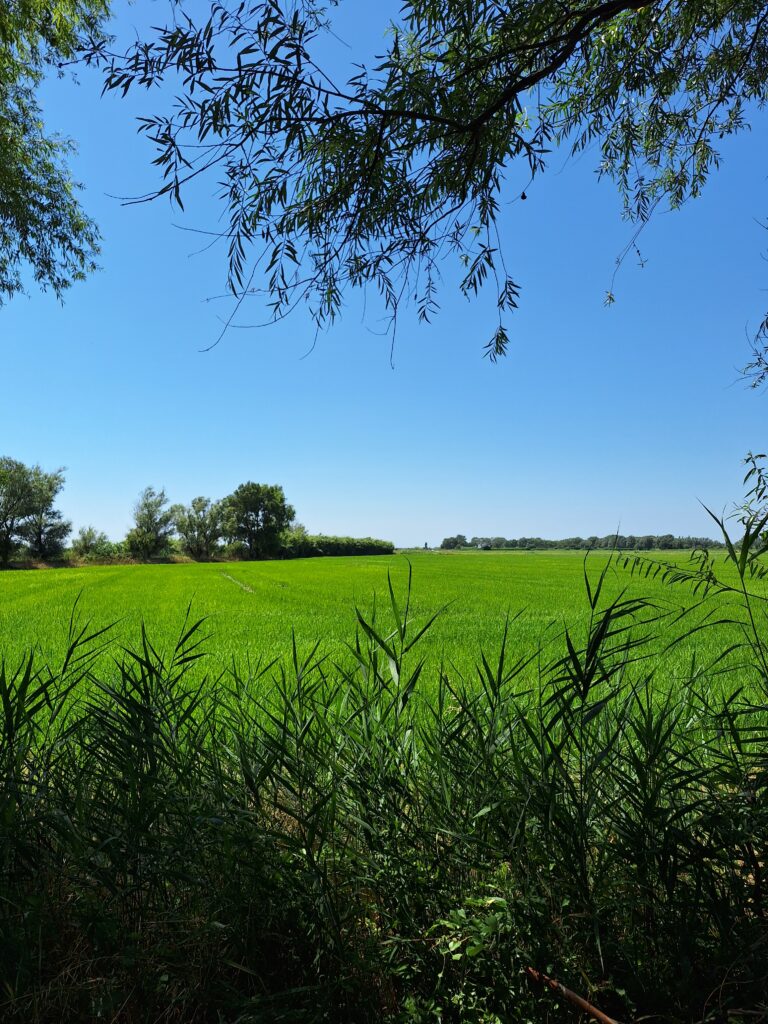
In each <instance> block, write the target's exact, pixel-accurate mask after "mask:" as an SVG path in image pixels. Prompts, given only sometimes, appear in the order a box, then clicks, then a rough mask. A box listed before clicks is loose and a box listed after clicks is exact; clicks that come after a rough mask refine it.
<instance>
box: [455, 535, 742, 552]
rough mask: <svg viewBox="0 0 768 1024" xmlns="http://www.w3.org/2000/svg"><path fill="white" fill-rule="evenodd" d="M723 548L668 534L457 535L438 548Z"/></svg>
mask: <svg viewBox="0 0 768 1024" xmlns="http://www.w3.org/2000/svg"><path fill="white" fill-rule="evenodd" d="M723 546H724V545H723V542H722V541H720V540H712V539H711V538H709V537H674V536H673V535H672V534H671V533H660V534H657V533H647V534H644V535H643V536H637V537H636V536H635V535H634V534H628V535H627V536H626V537H625V536H624V534H621V533H618V534H617V533H610V534H607V535H606V536H605V537H564V538H563V539H562V540H547V539H546V538H544V537H518V538H516V539H514V538H513V539H511V540H510V539H507V538H506V537H472V538H470V539H469V540H467V538H466V537H465V536H464V534H463V533H457V534H456V536H455V537H446V538H445V539H444V540H443V542H442V543H441V545H440V547H441V548H443V549H444V550H446V551H453V550H456V549H459V548H479V549H480V550H481V551H496V550H501V549H517V550H520V549H522V550H524V551H548V550H562V551H566V550H567V551H573V550H576V551H590V550H592V549H595V548H597V549H600V548H603V549H607V550H618V551H651V550H654V549H655V550H663V551H673V550H675V549H681V550H688V551H690V550H691V549H692V548H722V547H723Z"/></svg>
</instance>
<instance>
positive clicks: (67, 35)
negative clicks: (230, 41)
mask: <svg viewBox="0 0 768 1024" xmlns="http://www.w3.org/2000/svg"><path fill="white" fill-rule="evenodd" d="M107 12H108V5H107V3H106V0H53V2H48V0H12V2H11V3H4V4H2V5H0V305H2V304H3V302H4V301H6V300H7V299H9V298H11V297H12V296H13V295H14V294H16V293H17V292H22V291H24V287H25V278H26V275H28V274H29V273H30V272H31V275H32V277H33V279H34V281H35V283H36V284H37V285H38V286H40V287H41V288H42V289H44V290H45V289H47V288H50V289H51V290H52V291H53V292H54V293H55V294H56V295H57V296H61V294H62V293H63V292H64V291H65V290H66V289H67V288H68V287H69V286H70V285H71V284H72V283H73V282H74V281H77V280H80V279H82V278H83V277H84V276H85V275H86V274H87V273H88V272H89V271H91V270H93V269H94V268H95V265H96V264H95V259H96V255H97V253H98V231H97V229H96V226H95V224H94V223H93V221H92V220H91V219H90V218H89V217H88V216H87V215H86V214H85V213H84V211H83V209H82V208H81V206H80V203H79V201H78V199H77V195H76V192H77V188H78V186H77V185H76V184H75V182H74V181H73V179H72V176H71V174H70V171H69V168H68V166H67V159H68V157H69V156H70V154H71V152H72V149H73V144H72V143H71V142H70V141H69V140H67V139H62V138H60V137H58V136H56V135H52V134H50V133H48V132H47V131H46V128H45V125H44V123H43V117H42V111H41V109H40V104H39V102H38V99H37V90H38V87H39V85H40V83H41V82H42V80H43V78H44V77H45V75H46V73H50V72H52V71H54V72H55V71H56V69H61V67H62V66H63V65H64V63H66V62H69V61H72V60H74V59H75V57H76V56H77V55H78V54H79V53H80V52H82V50H83V49H84V48H85V47H93V46H94V45H98V41H99V39H100V34H99V32H100V29H99V26H100V24H101V22H102V21H103V20H104V18H105V17H106V15H107Z"/></svg>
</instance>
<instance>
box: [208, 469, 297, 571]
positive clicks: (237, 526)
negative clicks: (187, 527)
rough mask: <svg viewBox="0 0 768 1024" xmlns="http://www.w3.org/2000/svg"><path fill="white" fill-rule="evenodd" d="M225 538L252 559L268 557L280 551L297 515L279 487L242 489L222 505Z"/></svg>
mask: <svg viewBox="0 0 768 1024" xmlns="http://www.w3.org/2000/svg"><path fill="white" fill-rule="evenodd" d="M222 506H223V511H224V535H225V536H226V537H227V539H228V540H229V541H230V542H233V543H239V544H243V545H244V546H245V549H246V551H247V552H248V556H249V557H250V558H268V557H269V556H271V555H276V554H277V553H278V552H279V550H280V541H281V538H282V534H283V531H284V530H286V529H287V528H288V527H289V526H290V524H291V523H292V522H293V519H294V517H295V515H296V513H295V511H294V508H293V506H292V505H289V504H288V503H287V502H286V500H285V492H284V491H283V488H282V487H280V486H279V485H278V484H256V483H253V482H252V481H250V480H249V481H248V483H245V484H240V486H239V487H238V488H237V489H236V490H235V491H234V492H233V493H232V494H230V495H229V496H228V497H226V498H225V499H224V501H223V502H222Z"/></svg>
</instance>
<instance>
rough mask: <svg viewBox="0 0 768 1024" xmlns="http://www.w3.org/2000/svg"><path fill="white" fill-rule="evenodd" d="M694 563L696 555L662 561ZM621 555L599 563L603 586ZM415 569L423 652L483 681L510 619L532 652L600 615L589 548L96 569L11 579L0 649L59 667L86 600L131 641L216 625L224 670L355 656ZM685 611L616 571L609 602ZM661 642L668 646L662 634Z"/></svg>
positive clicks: (1, 604)
mask: <svg viewBox="0 0 768 1024" xmlns="http://www.w3.org/2000/svg"><path fill="white" fill-rule="evenodd" d="M653 557H664V558H668V559H671V560H674V561H677V562H680V563H683V562H685V561H686V560H687V558H688V556H687V554H685V553H681V552H674V553H671V554H669V555H664V556H660V555H654V556H653ZM606 562H607V556H606V555H605V554H603V553H599V554H592V555H590V556H589V558H588V560H587V563H586V564H587V569H588V572H589V575H590V577H592V578H593V579H596V578H597V577H598V575H599V573H600V570H601V569H602V568H603V567H604V566H605V564H606ZM409 563H410V565H411V566H412V570H413V586H412V603H411V610H412V616H413V622H414V625H416V624H418V623H421V622H423V621H424V620H426V619H427V618H428V617H429V616H430V615H432V614H433V613H435V612H437V611H440V610H441V609H442V612H441V614H440V615H439V617H438V619H437V621H436V623H435V624H434V626H433V627H432V628H431V630H430V631H429V634H428V636H426V637H425V638H424V640H423V642H422V644H421V652H422V654H426V655H427V657H428V661H429V662H430V663H431V664H432V665H434V664H435V663H437V662H439V660H440V659H441V658H444V659H445V660H446V661H449V662H451V663H452V664H453V665H454V666H456V667H457V668H458V669H460V670H461V671H462V672H465V673H466V672H471V671H472V669H473V666H474V664H475V662H476V660H477V658H478V656H479V652H480V649H481V648H482V649H484V650H485V651H486V652H493V651H494V650H496V649H498V644H499V641H500V638H501V636H502V633H503V627H504V621H505V617H506V615H507V613H509V614H510V616H515V615H517V616H518V617H517V618H516V620H515V621H514V622H513V624H512V627H511V630H510V636H511V642H512V646H513V649H515V650H516V651H519V652H520V653H528V652H530V651H532V650H533V649H535V647H536V646H537V645H538V644H539V643H540V642H541V641H543V640H546V639H547V638H548V637H552V636H553V635H554V634H555V633H556V632H558V631H559V630H560V629H562V626H563V624H564V623H567V624H568V625H570V626H574V625H578V623H579V622H583V620H584V617H585V615H586V611H587V604H586V600H585V586H584V565H585V563H584V556H583V554H582V553H580V552H480V551H478V552H450V553H438V552H414V553H411V554H408V555H407V556H404V555H394V556H392V557H386V556H376V557H360V558H316V559H302V560H295V561H276V562H250V563H249V562H235V563H224V564H222V563H207V564H191V563H184V564H167V565H122V566H90V567H85V568H81V569H62V570H50V571H11V572H6V573H3V574H0V609H1V612H0V645H1V648H2V652H3V654H4V655H5V656H6V658H10V659H11V660H13V659H14V658H18V657H20V656H21V655H22V654H23V653H24V652H26V651H27V650H29V649H30V648H32V647H35V648H37V650H38V651H39V652H40V655H41V657H42V658H43V660H45V661H51V662H55V661H56V660H57V659H58V658H60V657H61V655H62V653H63V651H64V650H65V649H66V638H67V629H68V624H69V619H70V615H71V613H72V610H73V608H74V607H75V603H76V602H77V615H78V617H79V619H80V620H81V621H85V620H90V622H91V623H92V625H93V626H95V627H102V626H106V625H108V624H111V623H114V624H115V626H114V630H113V635H114V637H115V640H116V641H118V642H124V643H128V644H131V643H133V642H134V641H135V639H136V638H137V637H138V635H139V629H140V624H141V622H142V621H144V622H145V624H146V626H147V630H148V633H149V635H150V638H151V639H152V641H153V643H155V645H156V646H158V647H160V648H163V647H167V646H168V645H170V644H171V643H172V642H173V641H174V640H175V638H176V637H177V636H178V634H179V632H180V629H181V627H182V623H183V620H184V615H185V611H186V609H187V607H188V606H191V609H192V616H193V618H195V619H197V618H203V617H205V618H206V633H207V634H209V639H208V640H207V641H206V649H207V650H208V651H209V652H210V653H211V655H212V657H213V659H214V661H215V662H217V663H218V664H220V665H227V664H229V663H231V659H232V658H233V657H234V658H235V659H237V660H238V662H240V663H244V662H245V659H250V660H251V661H255V660H258V659H259V658H266V659H270V660H271V659H272V658H275V657H280V656H282V655H285V654H286V653H287V652H288V651H289V650H290V644H291V631H292V630H293V631H294V632H295V635H296V638H297V641H298V644H299V646H300V647H308V646H309V645H311V644H313V643H314V642H315V641H318V640H319V641H320V642H321V650H322V651H323V652H324V653H327V654H330V655H332V656H334V657H338V656H342V654H343V651H344V644H345V642H348V641H351V640H352V639H353V637H354V631H355V622H356V617H355V607H356V606H357V607H359V608H360V609H361V610H362V611H363V612H364V613H365V614H370V612H371V610H372V606H373V600H374V595H376V600H377V608H378V612H377V615H378V616H379V621H380V623H381V624H382V625H383V626H388V625H389V624H390V618H389V617H388V614H389V611H388V609H389V599H388V590H387V574H388V573H390V574H391V577H392V580H393V584H394V587H395V591H396V594H397V595H398V597H399V598H402V597H403V595H404V593H405V589H406V586H407V578H408V565H409ZM625 588H626V590H627V592H628V593H629V594H632V595H638V596H640V595H642V596H646V597H650V598H652V599H653V600H654V601H656V602H659V603H660V604H663V605H664V607H665V608H675V607H677V608H680V607H682V606H684V605H689V604H690V603H691V597H690V595H689V594H688V593H687V591H686V590H685V589H684V588H679V587H678V588H670V587H668V586H664V585H663V584H662V583H661V582H659V581H656V580H648V579H639V578H638V577H632V576H631V575H630V573H629V572H628V571H626V570H623V569H621V568H620V567H619V566H612V568H611V569H610V571H609V574H608V577H607V580H606V586H605V594H606V596H613V595H616V594H617V593H618V592H619V591H621V590H622V589H625ZM733 638H734V637H733V633H732V631H729V632H728V633H727V634H726V633H724V631H723V629H722V628H719V629H716V630H710V631H707V632H704V633H700V634H698V636H697V637H696V639H695V642H694V641H693V640H689V641H687V642H686V643H684V644H682V645H681V646H680V647H679V648H677V649H676V650H675V651H674V653H673V654H671V655H670V657H669V666H670V670H672V669H674V668H675V667H676V666H680V665H682V664H688V663H689V662H690V658H691V656H692V654H693V653H694V650H695V652H696V655H697V658H698V659H699V660H700V661H704V662H706V661H707V659H708V658H710V657H714V656H715V655H716V654H717V653H718V652H719V651H722V650H723V648H724V646H726V644H727V642H729V640H731V639H733ZM658 643H659V644H662V643H663V638H660V640H659V642H658Z"/></svg>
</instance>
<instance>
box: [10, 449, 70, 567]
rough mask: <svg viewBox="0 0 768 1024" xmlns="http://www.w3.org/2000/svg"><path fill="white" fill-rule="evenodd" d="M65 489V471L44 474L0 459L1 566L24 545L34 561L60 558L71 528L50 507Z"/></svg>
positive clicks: (57, 512) (31, 467) (59, 514)
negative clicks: (15, 550)
mask: <svg viewBox="0 0 768 1024" xmlns="http://www.w3.org/2000/svg"><path fill="white" fill-rule="evenodd" d="M63 486H64V471H63V470H61V469H59V470H56V471H55V472H53V473H45V472H44V471H43V470H42V469H40V467H39V466H25V465H24V463H22V462H19V461H17V460H16V459H11V458H9V457H8V456H3V457H0V566H4V567H6V566H7V565H8V561H9V559H10V557H11V554H12V553H13V551H14V549H15V548H16V547H17V545H19V544H21V543H26V544H27V545H28V547H29V551H30V553H31V554H32V555H33V556H34V557H36V558H42V559H46V558H53V557H56V556H57V555H59V554H61V552H62V550H63V546H64V541H65V539H66V537H67V536H68V535H69V533H70V531H71V529H72V526H71V523H69V522H67V521H66V520H65V519H64V518H63V516H62V514H61V512H59V511H58V510H57V509H55V508H54V507H53V503H54V501H55V500H56V495H57V494H58V493H59V491H60V490H61V488H62V487H63Z"/></svg>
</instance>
